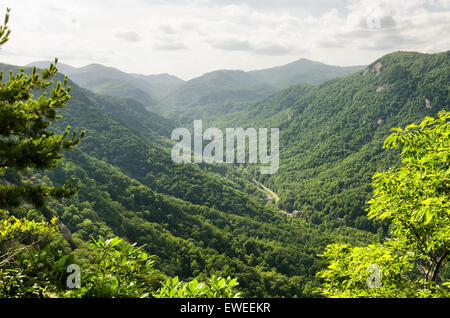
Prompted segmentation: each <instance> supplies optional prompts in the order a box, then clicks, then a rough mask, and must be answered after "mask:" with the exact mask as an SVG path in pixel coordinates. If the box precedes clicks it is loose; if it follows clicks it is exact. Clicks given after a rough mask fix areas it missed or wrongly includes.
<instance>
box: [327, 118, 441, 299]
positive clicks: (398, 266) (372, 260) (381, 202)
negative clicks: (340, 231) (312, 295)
mask: <svg viewBox="0 0 450 318" xmlns="http://www.w3.org/2000/svg"><path fill="white" fill-rule="evenodd" d="M449 119H450V112H448V111H444V110H443V111H441V112H440V113H439V117H438V118H437V119H434V118H431V117H426V118H425V119H424V120H423V121H422V123H421V124H420V125H419V126H417V125H415V124H411V125H409V126H408V127H406V128H405V129H401V128H394V129H393V130H394V131H395V132H394V133H393V134H391V135H390V136H389V137H388V138H387V139H386V141H385V143H384V147H385V148H388V149H392V148H398V147H401V148H402V153H401V156H402V166H401V167H399V168H396V169H390V170H389V171H386V172H379V173H376V174H375V175H374V176H373V186H374V188H375V189H374V192H373V197H372V199H371V200H370V201H369V202H368V204H369V208H368V216H369V217H370V218H375V219H377V220H389V221H390V223H391V224H392V225H391V228H392V230H391V237H390V238H389V240H388V241H387V242H385V243H384V244H383V245H381V244H375V245H371V246H368V247H365V248H360V247H349V246H348V245H341V244H334V245H330V246H328V247H327V249H326V251H325V253H324V254H323V256H325V257H327V258H328V259H329V260H330V261H331V262H330V265H329V266H328V269H327V270H324V271H321V272H319V273H318V276H319V277H321V278H323V279H324V280H325V284H324V286H323V288H322V290H321V291H322V293H323V294H324V295H325V296H344V297H354V296H356V297H358V296H382V297H399V296H402V297H407V296H412V297H414V296H416V297H419V296H427V297H428V296H445V295H446V296H448V295H449V292H448V290H446V288H445V287H444V286H448V285H449V282H443V280H444V278H439V271H440V270H441V269H442V268H443V266H444V265H445V263H446V262H447V261H448V257H449V253H450V201H449V193H450V160H449V158H450V138H449V133H450V125H449ZM370 266H372V268H376V269H377V275H379V277H378V278H379V279H380V280H381V285H380V286H378V287H379V288H369V287H370V286H368V285H370V284H365V283H366V279H368V278H369V276H370V275H371V271H370V270H369V267H370ZM417 269H418V271H417ZM372 274H373V273H372ZM372 287H373V286H372Z"/></svg>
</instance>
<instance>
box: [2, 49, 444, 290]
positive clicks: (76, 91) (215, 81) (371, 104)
mask: <svg viewBox="0 0 450 318" xmlns="http://www.w3.org/2000/svg"><path fill="white" fill-rule="evenodd" d="M31 64H32V65H37V66H39V67H42V66H45V65H46V62H36V63H31ZM1 69H2V70H9V69H13V70H14V71H15V72H18V71H19V67H15V66H11V65H4V64H3V65H1ZM26 71H27V72H28V73H29V72H31V68H26ZM60 71H61V72H62V73H63V74H67V75H68V76H69V84H70V86H71V91H70V95H71V99H70V101H69V102H68V105H67V107H65V108H64V109H62V110H61V115H62V119H60V120H58V121H56V122H54V123H52V125H51V126H50V128H51V130H52V131H54V132H57V133H61V132H63V131H64V129H65V128H66V127H67V126H71V127H72V128H73V129H75V130H76V131H81V130H85V131H86V136H85V137H84V138H83V140H82V142H81V143H80V145H79V146H78V147H77V148H76V149H75V150H73V151H69V152H67V153H65V155H64V159H63V160H62V161H61V162H60V163H59V164H58V166H57V167H55V168H54V169H52V170H50V171H46V172H45V171H39V170H35V171H34V172H33V175H34V176H35V177H36V178H37V179H39V180H42V182H43V183H45V184H47V185H55V186H59V185H62V184H63V183H64V181H65V180H67V179H70V178H75V179H76V180H77V184H78V185H79V186H80V189H79V191H78V193H77V194H75V195H74V196H73V197H72V198H67V199H64V200H62V201H57V200H52V201H51V202H50V207H51V209H52V210H53V211H55V213H56V214H57V215H58V216H59V217H60V219H61V220H62V222H63V223H64V224H65V225H66V226H67V228H68V229H69V230H70V231H71V233H72V235H73V240H74V242H75V243H76V245H77V248H76V249H75V251H74V253H75V254H77V255H80V256H83V255H85V254H86V253H87V252H86V251H87V246H88V242H89V240H90V238H91V237H107V238H109V237H114V236H120V237H122V238H124V239H126V240H128V241H129V242H132V243H133V242H136V243H138V244H139V245H145V250H146V251H147V252H148V253H151V254H152V255H155V259H156V260H157V262H156V268H157V271H158V274H157V275H159V276H161V277H168V276H174V275H178V276H179V277H180V278H181V279H183V280H190V279H193V278H198V279H200V280H201V279H205V278H206V277H208V276H209V275H212V274H216V275H221V276H223V277H227V276H231V277H238V278H239V284H240V285H239V286H240V288H241V290H242V292H243V295H244V296H246V297H316V296H317V294H316V292H315V290H316V288H317V287H318V286H319V284H320V281H319V280H318V279H317V278H316V277H315V275H316V273H317V272H318V271H319V270H321V269H323V268H324V266H325V261H324V260H323V259H322V258H321V257H319V256H318V255H319V254H320V253H322V252H323V248H324V247H325V246H326V245H327V244H331V243H336V242H350V243H353V244H370V243H375V242H380V241H382V240H383V239H384V238H385V237H386V236H387V235H388V230H389V224H388V223H386V222H384V223H379V222H375V221H374V220H373V219H369V218H368V217H367V214H366V211H365V209H366V207H367V205H366V202H367V201H368V200H369V199H370V196H371V192H372V187H371V178H372V175H373V174H374V173H375V172H376V171H383V170H386V169H388V167H391V166H392V165H396V164H398V157H397V156H396V155H397V154H398V153H396V152H395V151H390V152H389V151H386V150H385V149H383V147H382V145H383V141H384V140H385V138H386V137H387V136H388V135H389V133H390V131H391V128H393V127H399V126H404V125H405V124H409V123H412V122H418V121H420V120H421V119H423V118H424V117H425V116H433V117H435V116H436V114H437V113H438V112H439V111H440V110H442V109H446V108H448V105H449V102H450V100H449V96H450V95H449V83H450V53H449V52H448V51H447V52H442V53H438V54H421V53H413V52H395V53H392V54H388V55H386V56H383V57H380V58H379V59H377V60H376V61H374V62H373V63H372V64H371V65H369V66H355V67H346V68H339V67H334V66H327V65H325V64H322V63H317V62H313V61H309V60H305V59H302V60H299V61H297V62H294V63H292V64H288V65H286V66H282V67H279V68H274V69H267V70H261V71H252V72H244V71H229V70H226V71H225V70H222V71H216V72H211V73H207V74H205V75H203V76H201V77H198V78H195V79H192V80H189V81H183V80H181V79H178V78H175V77H173V76H171V75H164V74H163V75H160V76H146V75H138V74H128V73H124V72H121V71H118V70H115V69H112V68H108V67H105V66H102V65H89V66H86V67H83V68H74V67H71V66H69V65H64V64H62V65H60ZM63 74H58V75H57V76H56V81H62V80H63ZM379 87H383V89H381V90H380V89H379ZM194 119H202V120H203V121H204V123H205V129H206V127H208V125H211V126H212V127H219V128H225V127H244V128H248V127H256V128H258V127H269V128H270V127H277V128H279V129H280V134H281V135H280V169H279V171H278V172H277V173H275V174H273V175H262V174H260V173H259V172H260V169H259V168H260V165H259V164H256V165H251V164H206V163H199V164H187V163H181V164H175V163H174V162H173V161H172V159H171V155H170V150H171V148H172V147H173V144H174V142H173V141H172V140H170V134H171V131H172V130H173V129H175V128H177V127H184V126H185V124H186V123H189V124H191V123H192V121H193V120H194ZM17 178H19V177H18V175H17V174H15V173H13V172H11V173H10V174H7V175H5V176H2V182H3V183H5V182H10V181H11V180H16V179H17ZM269 201H270V202H269ZM300 211H301V212H300ZM16 213H17V215H20V214H21V213H22V214H25V215H26V214H27V213H28V214H33V213H34V212H33V211H29V212H24V211H21V210H18V211H17V212H16ZM294 216H296V217H294Z"/></svg>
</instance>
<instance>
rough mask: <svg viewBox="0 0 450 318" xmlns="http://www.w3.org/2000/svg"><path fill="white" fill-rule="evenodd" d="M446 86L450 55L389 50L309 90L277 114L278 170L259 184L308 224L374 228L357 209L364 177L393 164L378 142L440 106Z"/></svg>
mask: <svg viewBox="0 0 450 318" xmlns="http://www.w3.org/2000/svg"><path fill="white" fill-rule="evenodd" d="M449 85H450V52H443V53H439V54H420V53H409V52H396V53H392V54H388V55H386V56H384V57H382V58H380V59H378V60H376V61H374V62H373V63H372V64H371V65H369V66H368V67H367V68H366V69H365V70H363V71H360V72H357V73H354V74H352V75H348V76H346V77H343V78H339V79H335V80H331V81H329V82H326V83H324V84H322V85H320V86H319V87H317V88H316V89H312V90H311V91H309V92H308V93H306V94H305V95H303V96H302V97H300V98H299V99H298V100H296V101H295V102H294V103H292V105H291V107H290V108H288V110H286V111H285V112H284V113H281V114H282V116H283V117H284V119H282V120H280V119H278V123H279V125H280V126H279V127H280V131H281V136H280V169H279V172H278V173H277V174H275V175H273V176H271V177H269V178H267V177H265V178H263V180H264V181H265V183H266V185H268V186H269V187H272V188H273V189H275V191H276V192H277V193H278V194H279V195H280V197H281V200H280V204H281V206H282V207H283V208H285V209H286V210H288V211H292V210H299V211H301V215H304V216H305V217H306V218H309V219H310V220H311V222H313V223H321V222H324V221H325V222H327V223H329V224H333V226H340V225H343V224H345V225H351V226H356V227H357V228H361V229H365V230H369V231H376V230H377V228H376V227H375V225H374V224H373V223H372V222H371V221H368V220H367V218H366V216H365V215H366V212H365V211H364V208H365V202H366V201H367V200H368V198H369V196H370V193H371V190H372V189H371V186H370V182H371V177H372V175H373V173H374V172H375V171H382V170H385V169H387V168H388V167H390V166H392V165H393V164H395V163H397V162H398V161H397V160H398V159H397V158H398V154H397V153H396V152H395V151H390V152H386V151H385V150H384V149H383V148H382V145H383V141H384V140H385V139H386V137H387V136H388V135H389V134H390V130H391V128H392V127H400V126H405V125H407V124H409V123H412V122H416V123H417V122H419V121H420V120H422V119H423V118H424V117H425V116H427V115H428V116H434V117H435V116H436V115H437V113H438V111H440V110H442V109H448V107H449V106H448V105H449V102H450V95H449ZM250 107H253V105H252V106H250ZM246 111H247V112H249V110H246ZM235 116H236V117H238V116H239V114H237V115H235ZM268 123H269V124H270V121H267V120H266V121H264V120H262V125H264V124H268Z"/></svg>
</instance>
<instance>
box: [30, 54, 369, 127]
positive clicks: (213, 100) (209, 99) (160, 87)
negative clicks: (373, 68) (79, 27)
mask: <svg viewBox="0 0 450 318" xmlns="http://www.w3.org/2000/svg"><path fill="white" fill-rule="evenodd" d="M49 64H50V62H49V61H38V62H33V63H30V64H28V66H36V67H38V68H44V67H47V66H48V65H49ZM58 67H59V70H60V72H61V73H63V74H65V75H68V76H70V78H71V79H72V80H73V81H74V82H75V83H77V84H78V85H80V86H81V87H84V88H87V89H90V90H92V91H94V92H96V93H99V94H104V95H112V96H120V97H129V98H133V99H135V100H137V101H139V102H140V103H142V104H143V105H144V106H145V107H146V108H147V109H149V110H150V111H153V112H156V113H158V114H160V115H164V116H166V117H168V118H171V119H172V120H173V121H176V122H181V123H186V122H191V121H192V120H193V119H195V118H198V116H200V115H201V116H204V115H205V114H207V115H208V118H209V117H210V118H214V117H215V116H221V115H224V114H226V113H228V112H229V111H230V110H231V109H236V108H239V107H240V105H241V104H242V103H247V102H251V101H257V100H260V99H263V98H265V97H268V96H270V95H272V94H274V93H275V92H277V91H278V90H280V89H283V88H286V87H289V86H291V85H295V84H300V83H308V84H321V83H323V82H325V81H326V80H329V79H332V78H335V77H339V76H343V75H347V74H349V73H352V72H354V71H356V70H361V69H362V68H363V66H349V67H339V66H331V65H326V64H323V63H319V62H315V61H311V60H308V59H304V58H303V59H299V60H297V61H295V62H292V63H289V64H287V65H284V66H280V67H274V68H269V69H262V70H256V71H249V72H244V71H241V70H217V71H213V72H209V73H206V74H204V75H202V76H199V77H196V78H193V79H191V80H188V81H183V80H181V79H179V78H177V77H175V76H173V75H169V74H159V75H140V74H130V73H125V72H122V71H120V70H118V69H115V68H112V67H107V66H104V65H101V64H89V65H87V66H84V67H80V68H75V67H72V66H70V65H67V64H61V63H59V64H58ZM206 119H207V118H204V120H206Z"/></svg>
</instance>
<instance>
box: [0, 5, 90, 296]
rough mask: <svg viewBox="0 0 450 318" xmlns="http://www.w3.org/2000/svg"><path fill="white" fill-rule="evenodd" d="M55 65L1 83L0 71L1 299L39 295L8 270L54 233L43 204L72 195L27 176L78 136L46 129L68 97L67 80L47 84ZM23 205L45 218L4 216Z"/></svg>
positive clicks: (0, 34) (2, 37)
mask: <svg viewBox="0 0 450 318" xmlns="http://www.w3.org/2000/svg"><path fill="white" fill-rule="evenodd" d="M9 13H10V9H7V12H6V15H5V20H4V24H3V26H1V27H0V46H1V45H4V44H5V43H6V42H7V41H8V40H9V35H10V34H11V30H10V29H9V28H8V21H9V16H10V15H9ZM56 63H57V60H56V59H55V63H54V64H53V63H52V64H51V65H50V67H49V68H48V69H44V70H42V72H41V73H40V74H39V73H37V70H36V68H33V70H32V72H31V74H29V75H27V74H26V73H25V70H24V69H21V70H20V72H19V73H17V74H16V75H14V74H13V72H12V71H10V74H9V79H8V80H6V81H5V82H3V73H0V221H1V223H0V271H1V272H2V275H1V277H2V279H0V294H1V295H9V296H14V295H15V296H21V295H22V296H23V295H29V294H34V293H35V292H36V293H39V292H41V291H42V290H40V291H36V290H34V287H33V286H31V287H29V286H28V287H26V286H25V285H26V282H25V281H26V280H27V278H25V276H22V274H21V273H22V269H23V268H19V267H18V268H14V265H11V263H14V262H15V261H16V259H17V257H19V256H20V255H21V254H23V252H25V251H27V250H29V249H31V248H32V247H34V246H36V245H37V244H38V243H39V242H41V241H42V240H43V239H44V238H46V237H48V236H49V235H50V234H51V233H53V232H54V230H55V224H56V222H57V220H56V218H55V216H56V214H55V213H54V212H53V211H52V210H50V209H49V208H47V207H46V206H45V203H46V202H47V200H48V199H50V198H56V199H58V198H64V197H69V196H71V195H73V194H74V193H75V192H76V191H77V187H74V186H73V182H74V180H69V181H67V182H66V183H65V184H64V185H62V186H60V187H48V186H44V185H42V184H39V182H38V181H37V180H36V179H34V178H32V177H30V175H31V172H32V169H41V170H45V169H50V168H53V167H55V166H56V165H57V163H58V161H59V160H60V159H61V158H62V152H63V151H64V150H66V149H71V148H72V147H74V146H75V145H76V144H78V143H79V142H80V140H81V138H82V137H83V135H84V132H81V133H80V134H79V135H78V134H77V133H76V132H73V133H72V135H71V136H68V135H69V133H70V131H71V129H70V127H67V129H66V131H65V132H64V133H63V134H61V135H57V134H55V133H54V132H51V131H49V130H47V128H48V126H49V125H50V123H51V121H53V120H55V119H57V118H59V116H58V115H57V113H56V111H57V110H58V109H60V108H62V107H64V106H65V105H66V103H67V101H68V100H69V98H70V95H69V91H70V87H69V86H67V77H66V78H65V79H64V83H63V84H61V83H60V82H58V83H57V84H56V85H54V83H53V81H51V80H50V78H51V77H52V76H53V75H55V74H56V72H57V68H56ZM39 90H42V91H44V92H43V93H42V94H41V95H40V96H39V97H38V98H34V96H33V93H34V92H37V91H39ZM48 95H49V97H48ZM24 203H27V204H31V205H33V206H34V207H35V208H37V209H39V210H40V212H41V213H42V215H43V217H44V218H45V219H46V220H45V221H43V222H35V221H34V220H28V219H25V218H16V217H14V216H11V215H10V212H11V211H12V209H13V208H17V207H18V206H20V205H23V204H24ZM6 209H8V210H9V211H7V210H6ZM58 222H59V221H58ZM59 225H60V229H61V231H62V232H63V234H66V235H65V238H66V239H68V241H69V242H70V232H67V231H64V229H66V227H65V226H64V224H62V223H61V222H59ZM3 274H5V275H3ZM11 275H12V276H11ZM10 276H11V277H10ZM24 286H25V287H24Z"/></svg>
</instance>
